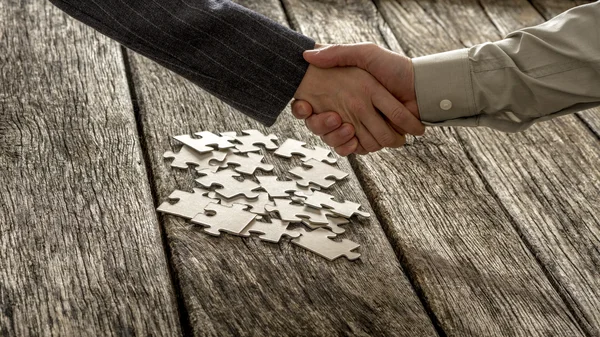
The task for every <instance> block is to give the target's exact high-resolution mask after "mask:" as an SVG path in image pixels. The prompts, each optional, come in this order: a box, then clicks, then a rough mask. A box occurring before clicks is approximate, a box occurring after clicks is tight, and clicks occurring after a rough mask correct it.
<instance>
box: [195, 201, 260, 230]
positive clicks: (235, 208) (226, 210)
mask: <svg viewBox="0 0 600 337" xmlns="http://www.w3.org/2000/svg"><path fill="white" fill-rule="evenodd" d="M246 207H247V206H244V205H238V204H235V205H232V206H231V207H226V206H223V205H219V204H215V203H211V204H209V205H208V206H206V207H205V210H206V211H209V212H214V213H215V215H212V216H209V215H206V214H204V213H201V214H197V215H196V216H195V217H194V218H193V219H192V221H191V222H192V223H194V224H198V225H202V226H204V227H207V228H204V232H206V233H207V234H210V235H214V236H220V235H221V232H225V233H229V234H233V235H239V236H244V235H243V234H242V232H243V231H244V229H245V228H246V226H248V225H249V224H250V223H251V222H252V221H253V220H254V218H255V217H256V214H252V213H249V212H246V211H245V210H244V209H245V208H246Z"/></svg>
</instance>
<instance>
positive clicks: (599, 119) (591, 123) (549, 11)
mask: <svg viewBox="0 0 600 337" xmlns="http://www.w3.org/2000/svg"><path fill="white" fill-rule="evenodd" d="M591 2H594V1H585V0H576V1H574V0H532V1H531V3H532V5H533V6H534V7H535V8H536V9H537V10H538V11H539V12H540V13H541V14H542V16H543V17H544V18H545V19H546V20H550V19H551V18H553V17H555V16H557V15H558V14H560V13H562V12H564V11H566V10H568V9H570V8H572V7H575V6H579V5H583V4H587V3H591ZM577 115H578V116H579V117H580V118H581V119H582V120H583V121H584V122H585V123H586V124H587V125H588V127H589V128H590V129H592V130H593V131H594V133H595V134H596V136H597V137H598V138H599V139H600V108H594V109H589V110H586V111H582V112H578V113H577Z"/></svg>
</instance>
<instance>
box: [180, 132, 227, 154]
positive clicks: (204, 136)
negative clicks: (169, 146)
mask: <svg viewBox="0 0 600 337" xmlns="http://www.w3.org/2000/svg"><path fill="white" fill-rule="evenodd" d="M195 135H196V136H199V137H201V138H192V137H191V136H190V135H180V136H175V137H173V138H174V139H176V140H177V141H179V142H181V143H183V144H185V145H187V146H189V147H191V148H192V149H194V150H196V151H198V152H200V153H205V152H210V151H212V150H214V147H211V146H210V145H214V146H217V147H218V148H219V149H227V148H232V147H234V146H235V144H233V143H231V142H230V141H232V140H233V138H231V137H221V136H217V135H215V134H214V133H212V132H208V131H202V132H196V133H195Z"/></svg>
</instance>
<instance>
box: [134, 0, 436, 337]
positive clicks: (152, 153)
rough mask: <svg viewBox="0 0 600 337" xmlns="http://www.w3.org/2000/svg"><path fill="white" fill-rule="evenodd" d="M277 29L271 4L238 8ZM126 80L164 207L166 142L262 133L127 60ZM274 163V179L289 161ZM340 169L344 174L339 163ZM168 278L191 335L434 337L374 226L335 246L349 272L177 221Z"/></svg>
mask: <svg viewBox="0 0 600 337" xmlns="http://www.w3.org/2000/svg"><path fill="white" fill-rule="evenodd" d="M240 2H241V3H242V4H244V5H247V6H249V7H251V8H253V9H255V10H258V11H261V12H263V13H266V14H267V15H269V16H271V17H273V18H275V19H277V20H279V21H281V22H285V15H284V13H283V11H282V8H281V6H280V4H279V2H278V1H275V0H272V1H260V2H252V1H240ZM131 59H132V72H133V74H134V82H135V87H136V92H137V95H138V97H139V102H140V114H141V118H142V124H143V129H144V137H145V141H146V144H147V148H148V151H149V157H150V161H151V164H152V170H153V175H154V177H155V178H156V190H157V193H158V196H159V198H160V199H161V200H164V199H165V198H166V197H167V196H168V195H169V194H170V193H171V191H172V190H174V189H176V188H179V189H185V190H190V189H191V188H192V186H193V185H192V184H193V176H192V173H191V172H177V171H174V170H172V169H171V168H170V167H169V165H168V163H166V162H165V161H164V160H163V158H162V154H163V153H164V151H166V150H168V149H170V148H171V145H172V142H171V141H170V139H169V138H170V136H171V135H176V134H181V133H185V132H192V131H199V130H212V131H215V132H221V131H230V130H236V131H240V130H243V129H250V128H258V129H260V130H263V131H267V130H265V128H263V127H261V126H259V125H257V123H255V122H253V121H251V120H249V119H248V118H245V117H243V115H241V114H240V113H239V112H236V111H234V110H233V109H231V108H229V107H227V106H225V105H224V104H222V103H221V102H219V101H218V100H217V99H215V98H213V97H211V96H210V95H209V94H207V93H206V92H204V91H202V90H200V89H199V88H197V87H195V86H194V85H192V84H190V83H188V82H186V81H184V80H182V79H181V78H179V77H177V76H174V75H173V74H171V73H169V72H168V71H166V70H165V69H162V68H160V67H159V66H157V65H156V64H154V63H152V62H150V61H148V60H147V59H144V58H142V57H140V56H139V55H133V54H132V57H131ZM268 132H273V133H275V134H277V135H279V136H280V137H281V140H282V141H283V140H284V139H285V138H296V139H301V140H305V141H308V142H309V143H311V144H313V145H314V144H320V142H318V141H317V139H315V137H311V136H310V135H309V134H308V132H307V131H306V129H305V127H304V126H303V125H302V124H301V123H300V122H297V121H295V120H293V118H292V117H291V113H290V112H289V111H286V112H284V115H283V116H282V117H281V118H280V120H279V122H278V123H277V124H276V126H275V127H273V128H271V129H270V130H268ZM266 160H267V161H269V162H272V163H283V164H285V165H283V166H281V167H278V168H277V169H276V174H278V175H283V174H284V172H285V171H286V170H287V169H289V168H290V167H292V166H295V165H298V161H296V160H295V161H290V162H286V161H282V160H280V159H275V158H273V156H272V155H268V156H267V158H266ZM340 165H341V167H342V168H343V169H344V170H346V171H348V172H352V170H351V168H350V166H349V164H348V162H347V161H346V160H341V164H340ZM333 193H334V194H336V195H340V196H341V195H352V196H353V198H356V199H357V200H356V201H358V202H360V203H362V204H363V205H365V206H366V207H365V208H366V209H369V207H368V204H369V202H368V200H367V198H366V197H365V195H364V193H363V192H362V191H361V188H360V186H359V184H358V182H357V180H356V178H355V177H354V176H352V177H351V178H350V179H349V180H348V181H346V182H344V183H342V184H341V185H339V187H337V188H335V189H334V190H333ZM162 221H164V224H165V226H166V232H167V236H168V242H169V245H170V248H171V251H172V259H173V263H174V269H175V271H176V273H177V277H178V280H179V286H180V287H181V289H182V293H183V295H184V302H185V307H186V308H187V314H188V315H189V317H190V322H191V328H192V330H193V331H192V333H193V334H194V335H213V336H224V335H256V336H297V335H304V336H334V335H375V336H377V335H380V336H381V335H397V336H435V335H436V333H435V330H434V328H433V325H432V323H431V321H430V319H429V317H428V316H427V315H426V313H425V310H424V309H423V307H422V305H421V303H420V301H419V300H418V298H417V296H416V295H415V294H414V292H413V290H412V288H411V286H410V284H409V282H408V280H407V278H406V277H405V275H404V274H403V272H402V270H401V268H400V266H399V262H398V260H397V258H396V256H395V254H394V252H393V250H392V249H391V247H390V245H389V242H388V241H387V239H386V237H385V234H384V233H383V231H382V229H381V227H380V225H379V223H378V222H377V219H376V218H375V217H373V218H370V219H369V220H365V221H360V222H359V223H358V224H356V225H354V226H346V229H347V232H346V234H344V237H347V238H349V239H351V240H354V241H356V242H358V243H360V244H361V246H362V247H361V248H360V252H361V254H362V257H361V259H360V261H359V262H354V263H352V262H348V261H346V260H344V259H341V260H338V261H335V262H333V263H330V262H328V261H326V260H324V259H322V258H320V257H318V256H316V255H314V254H312V253H310V252H308V251H305V250H303V249H300V248H298V247H296V246H294V245H290V244H289V243H285V242H284V243H281V244H267V243H264V242H259V241H258V240H256V239H255V238H252V239H241V238H237V237H232V236H225V237H222V238H214V237H210V236H207V235H206V234H204V233H202V232H201V230H200V229H198V228H195V227H191V226H189V225H187V224H186V223H184V222H183V221H181V220H180V219H177V218H174V217H169V216H165V217H163V218H162Z"/></svg>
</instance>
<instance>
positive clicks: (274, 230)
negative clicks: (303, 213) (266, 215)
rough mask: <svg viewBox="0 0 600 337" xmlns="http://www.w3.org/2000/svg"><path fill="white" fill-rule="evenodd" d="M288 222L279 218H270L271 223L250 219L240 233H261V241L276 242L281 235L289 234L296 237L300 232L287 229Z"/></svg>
mask: <svg viewBox="0 0 600 337" xmlns="http://www.w3.org/2000/svg"><path fill="white" fill-rule="evenodd" d="M289 224H290V223H289V222H287V221H281V220H279V219H271V223H268V222H259V221H256V220H254V221H252V223H250V225H248V227H246V229H244V231H243V232H242V233H241V235H246V234H247V235H248V236H249V235H250V234H249V233H256V234H262V235H260V236H259V238H260V239H261V240H263V241H267V242H272V243H278V242H279V240H281V237H283V236H284V235H285V236H289V237H291V238H297V237H299V236H300V235H301V234H300V233H299V232H294V231H291V230H289V229H288V226H289Z"/></svg>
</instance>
